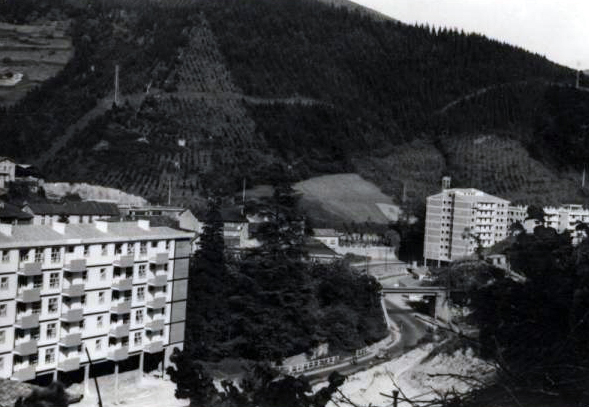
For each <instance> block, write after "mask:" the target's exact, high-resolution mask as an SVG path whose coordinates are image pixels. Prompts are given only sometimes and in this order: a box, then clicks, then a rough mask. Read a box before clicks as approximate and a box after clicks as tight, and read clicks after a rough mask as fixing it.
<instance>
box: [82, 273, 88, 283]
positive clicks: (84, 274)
mask: <svg viewBox="0 0 589 407" xmlns="http://www.w3.org/2000/svg"><path fill="white" fill-rule="evenodd" d="M82 279H83V280H84V282H87V281H88V272H87V271H84V272H83V273H82Z"/></svg>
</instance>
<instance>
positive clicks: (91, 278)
mask: <svg viewBox="0 0 589 407" xmlns="http://www.w3.org/2000/svg"><path fill="white" fill-rule="evenodd" d="M191 239H193V234H191V233H186V232H181V231H177V230H174V229H170V228H167V227H150V224H149V221H138V222H118V223H114V222H113V223H109V222H105V221H96V222H94V223H92V224H64V223H60V222H54V223H53V224H52V225H7V224H2V225H0V378H11V379H14V380H20V381H28V380H33V379H35V378H36V377H39V376H41V375H46V374H52V375H53V377H54V378H57V377H59V376H61V375H67V374H78V375H80V374H81V373H82V371H81V369H82V368H83V369H84V373H85V375H86V377H87V375H88V372H89V364H88V357H87V352H88V353H89V354H90V357H91V359H92V362H93V363H106V362H110V363H112V364H114V365H115V366H116V368H115V371H118V362H121V361H127V362H130V361H131V360H133V361H135V362H136V363H138V364H139V367H140V368H141V369H143V367H144V365H143V364H144V362H145V363H147V364H151V365H153V363H150V360H151V361H153V360H156V361H162V359H163V360H164V364H165V363H167V362H166V361H167V360H168V357H169V355H170V353H171V351H172V349H173V348H174V347H178V348H180V349H182V347H183V341H184V328H185V313H186V295H187V284H188V263H189V253H190V244H191ZM137 359H138V360H137ZM113 362H115V363H113ZM156 364H157V363H156Z"/></svg>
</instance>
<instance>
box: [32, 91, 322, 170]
mask: <svg viewBox="0 0 589 407" xmlns="http://www.w3.org/2000/svg"><path fill="white" fill-rule="evenodd" d="M147 96H153V97H155V98H156V99H173V98H177V99H186V100H189V99H197V100H198V99H200V100H203V99H204V100H237V101H239V100H241V101H244V102H247V103H251V104H255V105H273V104H285V105H301V106H315V105H321V106H329V107H333V105H332V104H330V103H327V102H323V101H320V100H316V99H312V98H307V97H303V96H292V97H286V98H264V97H258V96H249V95H244V94H242V93H238V92H199V91H179V92H170V93H167V92H163V91H161V90H159V89H153V88H152V91H151V93H149V94H148V93H133V94H129V95H123V96H121V98H120V99H121V101H120V103H119V104H121V105H123V104H126V103H129V104H130V105H131V106H133V107H134V108H137V109H138V108H139V107H140V106H141V104H142V103H143V101H144V100H145V98H146V97H147ZM112 104H113V96H112V95H109V96H106V97H104V98H102V99H100V100H99V101H98V102H97V104H96V106H95V107H93V108H92V109H90V110H89V111H87V112H86V113H85V114H84V115H83V116H82V117H80V119H78V121H76V122H75V123H72V124H71V125H70V126H69V127H68V128H67V130H66V131H65V132H64V133H63V135H62V136H61V137H58V138H56V139H55V140H54V141H53V143H52V144H51V147H50V148H49V150H47V151H46V152H45V153H44V154H43V155H42V156H41V157H39V158H37V159H36V160H34V161H33V165H35V166H36V167H38V168H42V167H43V166H44V165H45V164H47V163H48V162H49V161H51V159H52V158H53V157H55V156H56V155H57V153H58V152H59V150H61V149H62V148H64V147H65V146H66V145H67V143H68V141H70V139H71V138H72V137H73V136H74V134H75V133H76V132H78V131H81V130H83V129H84V128H86V126H87V125H88V124H89V123H90V122H91V121H92V120H94V119H96V118H97V117H100V116H102V115H103V114H105V113H106V112H107V111H108V110H110V109H111V108H112Z"/></svg>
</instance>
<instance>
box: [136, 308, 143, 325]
mask: <svg viewBox="0 0 589 407" xmlns="http://www.w3.org/2000/svg"><path fill="white" fill-rule="evenodd" d="M135 323H137V324H142V323H143V310H142V309H138V310H137V312H135Z"/></svg>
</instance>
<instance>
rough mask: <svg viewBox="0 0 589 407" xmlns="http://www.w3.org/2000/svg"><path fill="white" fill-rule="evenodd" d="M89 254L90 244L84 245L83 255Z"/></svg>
mask: <svg viewBox="0 0 589 407" xmlns="http://www.w3.org/2000/svg"><path fill="white" fill-rule="evenodd" d="M88 256H90V246H89V245H84V257H88Z"/></svg>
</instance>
